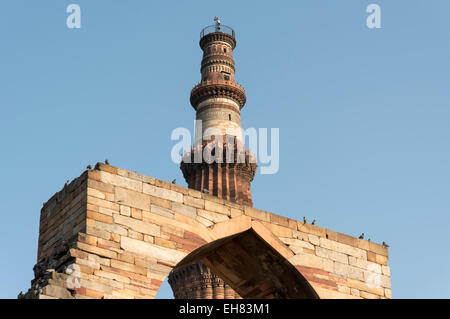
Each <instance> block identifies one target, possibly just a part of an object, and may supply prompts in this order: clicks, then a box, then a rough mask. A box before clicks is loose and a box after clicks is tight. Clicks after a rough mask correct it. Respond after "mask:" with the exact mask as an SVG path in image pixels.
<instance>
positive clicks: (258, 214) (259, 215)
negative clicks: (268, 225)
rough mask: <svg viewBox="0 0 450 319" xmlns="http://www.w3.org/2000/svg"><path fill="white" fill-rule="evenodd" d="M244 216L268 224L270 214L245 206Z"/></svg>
mask: <svg viewBox="0 0 450 319" xmlns="http://www.w3.org/2000/svg"><path fill="white" fill-rule="evenodd" d="M244 214H245V215H247V216H250V217H252V218H255V219H258V220H261V221H265V222H270V214H269V213H268V212H266V211H263V210H260V209H256V208H252V207H248V206H245V208H244Z"/></svg>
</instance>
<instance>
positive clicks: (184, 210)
mask: <svg viewBox="0 0 450 319" xmlns="http://www.w3.org/2000/svg"><path fill="white" fill-rule="evenodd" d="M172 210H173V211H174V212H176V213H179V214H181V215H184V216H187V217H190V218H193V219H195V217H196V216H197V209H196V208H195V207H191V206H187V205H183V204H181V203H172Z"/></svg>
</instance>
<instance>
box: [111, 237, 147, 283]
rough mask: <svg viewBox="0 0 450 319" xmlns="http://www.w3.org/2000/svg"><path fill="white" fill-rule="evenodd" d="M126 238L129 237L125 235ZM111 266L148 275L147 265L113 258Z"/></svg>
mask: <svg viewBox="0 0 450 319" xmlns="http://www.w3.org/2000/svg"><path fill="white" fill-rule="evenodd" d="M124 238H127V237H124ZM111 268H117V269H121V270H125V271H129V272H133V273H136V274H141V275H144V276H147V270H146V269H145V267H142V266H137V265H134V264H130V263H127V262H123V261H119V260H111Z"/></svg>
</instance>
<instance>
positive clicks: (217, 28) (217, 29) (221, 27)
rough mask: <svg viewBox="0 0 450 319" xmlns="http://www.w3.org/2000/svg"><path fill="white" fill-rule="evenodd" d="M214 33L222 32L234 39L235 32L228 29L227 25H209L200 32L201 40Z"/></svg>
mask: <svg viewBox="0 0 450 319" xmlns="http://www.w3.org/2000/svg"><path fill="white" fill-rule="evenodd" d="M214 32H222V33H226V34H229V35H231V36H232V37H233V38H234V30H233V29H232V28H230V27H227V26H226V25H217V24H215V25H209V26H207V27H205V28H203V30H202V31H201V32H200V39H201V38H203V37H204V36H205V35H207V34H209V33H214Z"/></svg>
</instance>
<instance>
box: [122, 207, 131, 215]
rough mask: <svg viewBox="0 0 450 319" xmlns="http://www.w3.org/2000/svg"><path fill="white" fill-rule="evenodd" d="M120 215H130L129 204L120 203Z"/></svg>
mask: <svg viewBox="0 0 450 319" xmlns="http://www.w3.org/2000/svg"><path fill="white" fill-rule="evenodd" d="M120 215H123V216H128V217H130V216H131V208H130V207H129V206H124V205H120Z"/></svg>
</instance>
